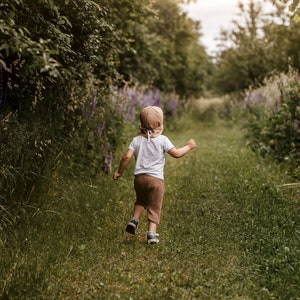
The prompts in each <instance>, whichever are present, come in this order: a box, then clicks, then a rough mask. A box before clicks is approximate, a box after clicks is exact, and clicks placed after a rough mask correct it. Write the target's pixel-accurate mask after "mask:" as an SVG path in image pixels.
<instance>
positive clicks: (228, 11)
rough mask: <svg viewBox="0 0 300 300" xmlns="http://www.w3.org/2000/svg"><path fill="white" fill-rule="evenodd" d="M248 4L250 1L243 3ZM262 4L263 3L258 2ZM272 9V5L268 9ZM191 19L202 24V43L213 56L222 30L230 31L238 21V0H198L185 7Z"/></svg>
mask: <svg viewBox="0 0 300 300" xmlns="http://www.w3.org/2000/svg"><path fill="white" fill-rule="evenodd" d="M241 2H243V3H248V1H245V0H244V1H241ZM257 2H261V1H259V0H258V1H257ZM268 8H269V9H270V5H268V6H267V8H266V9H268ZM184 10H185V11H187V12H188V15H189V17H190V18H192V19H194V20H198V21H200V22H201V26H202V30H201V32H202V34H203V37H202V38H201V41H202V43H203V45H204V46H205V47H206V49H207V52H208V53H210V54H212V53H213V51H215V50H216V44H217V41H215V38H216V37H218V36H219V34H220V30H221V28H224V29H226V30H227V29H230V28H231V26H232V25H231V21H232V20H233V19H236V18H237V16H236V14H237V13H238V12H239V9H238V0H198V1H197V2H196V3H190V4H189V5H188V6H185V7H184Z"/></svg>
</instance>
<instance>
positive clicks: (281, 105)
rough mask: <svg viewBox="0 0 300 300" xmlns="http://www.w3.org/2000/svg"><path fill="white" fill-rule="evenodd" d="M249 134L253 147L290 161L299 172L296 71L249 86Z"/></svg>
mask: <svg viewBox="0 0 300 300" xmlns="http://www.w3.org/2000/svg"><path fill="white" fill-rule="evenodd" d="M244 108H245V111H246V113H247V131H248V133H247V137H248V139H249V144H250V145H251V147H252V148H253V149H254V150H255V151H257V152H259V153H260V154H261V155H262V156H266V155H270V156H272V157H273V158H275V159H276V160H277V161H278V162H283V161H285V162H288V164H289V165H290V166H291V167H292V169H293V172H294V174H295V175H298V176H299V175H300V169H299V167H297V168H295V166H299V162H300V129H299V120H300V81H299V76H298V73H297V72H296V71H293V70H290V71H289V73H288V74H281V75H280V76H276V77H273V78H271V79H269V80H266V81H265V85H264V86H262V87H260V88H259V89H256V90H249V91H248V92H247V94H246V97H245V100H244Z"/></svg>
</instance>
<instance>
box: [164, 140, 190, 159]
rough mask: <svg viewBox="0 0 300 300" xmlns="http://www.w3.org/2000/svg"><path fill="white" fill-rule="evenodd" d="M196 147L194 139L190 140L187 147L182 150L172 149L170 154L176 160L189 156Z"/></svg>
mask: <svg viewBox="0 0 300 300" xmlns="http://www.w3.org/2000/svg"><path fill="white" fill-rule="evenodd" d="M195 147H196V142H195V140H194V139H190V140H189V141H188V142H187V143H186V145H185V146H184V147H182V148H178V149H177V148H175V147H174V148H172V149H171V150H170V151H169V152H168V153H169V154H170V155H171V156H172V157H174V158H180V157H182V156H184V155H185V154H187V153H188V152H189V151H190V150H192V149H193V148H195Z"/></svg>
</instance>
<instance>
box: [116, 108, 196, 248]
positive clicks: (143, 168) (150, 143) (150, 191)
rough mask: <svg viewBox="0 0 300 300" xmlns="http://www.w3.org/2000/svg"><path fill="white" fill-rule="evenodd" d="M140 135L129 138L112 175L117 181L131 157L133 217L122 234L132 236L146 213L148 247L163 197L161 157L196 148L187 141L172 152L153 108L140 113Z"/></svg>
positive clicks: (159, 113)
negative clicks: (126, 233)
mask: <svg viewBox="0 0 300 300" xmlns="http://www.w3.org/2000/svg"><path fill="white" fill-rule="evenodd" d="M140 122H141V127H140V135H138V136H136V137H135V138H133V140H132V142H131V143H130V145H129V147H128V149H127V151H126V152H125V153H124V154H123V156H122V158H121V161H120V165H119V169H118V171H117V172H116V173H114V175H113V179H114V180H117V179H118V178H119V177H120V176H121V175H122V174H123V172H124V170H125V168H126V166H127V165H128V163H129V162H130V160H131V159H132V157H133V156H135V169H134V176H135V178H134V189H135V193H136V201H135V204H134V211H133V217H132V219H131V220H130V222H129V223H128V225H127V227H126V231H127V232H128V233H130V234H135V232H136V229H137V227H138V223H139V220H140V217H141V216H142V214H143V212H144V210H147V213H148V223H149V225H148V231H147V240H148V243H149V244H156V243H158V242H159V240H158V234H157V232H156V230H157V226H158V224H159V222H160V213H161V208H162V202H163V196H164V166H165V156H164V155H165V153H168V154H169V155H171V156H172V157H174V158H180V157H182V156H184V155H185V154H186V153H188V152H189V151H190V150H192V149H193V148H195V147H196V143H195V141H194V140H193V139H190V140H189V141H188V142H187V143H186V145H185V146H184V147H182V148H178V149H177V148H176V147H175V146H174V145H173V144H172V142H171V141H170V140H169V138H168V137H166V136H165V135H162V132H163V111H162V110H161V109H160V108H159V107H157V106H147V107H145V108H144V109H143V110H142V111H141V113H140Z"/></svg>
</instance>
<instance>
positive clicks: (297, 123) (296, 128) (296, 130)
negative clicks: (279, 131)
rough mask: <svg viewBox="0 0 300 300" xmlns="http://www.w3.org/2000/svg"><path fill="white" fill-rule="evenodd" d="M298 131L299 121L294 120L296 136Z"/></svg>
mask: <svg viewBox="0 0 300 300" xmlns="http://www.w3.org/2000/svg"><path fill="white" fill-rule="evenodd" d="M298 130H299V121H298V120H297V119H295V120H294V136H295V137H297V136H298Z"/></svg>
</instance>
